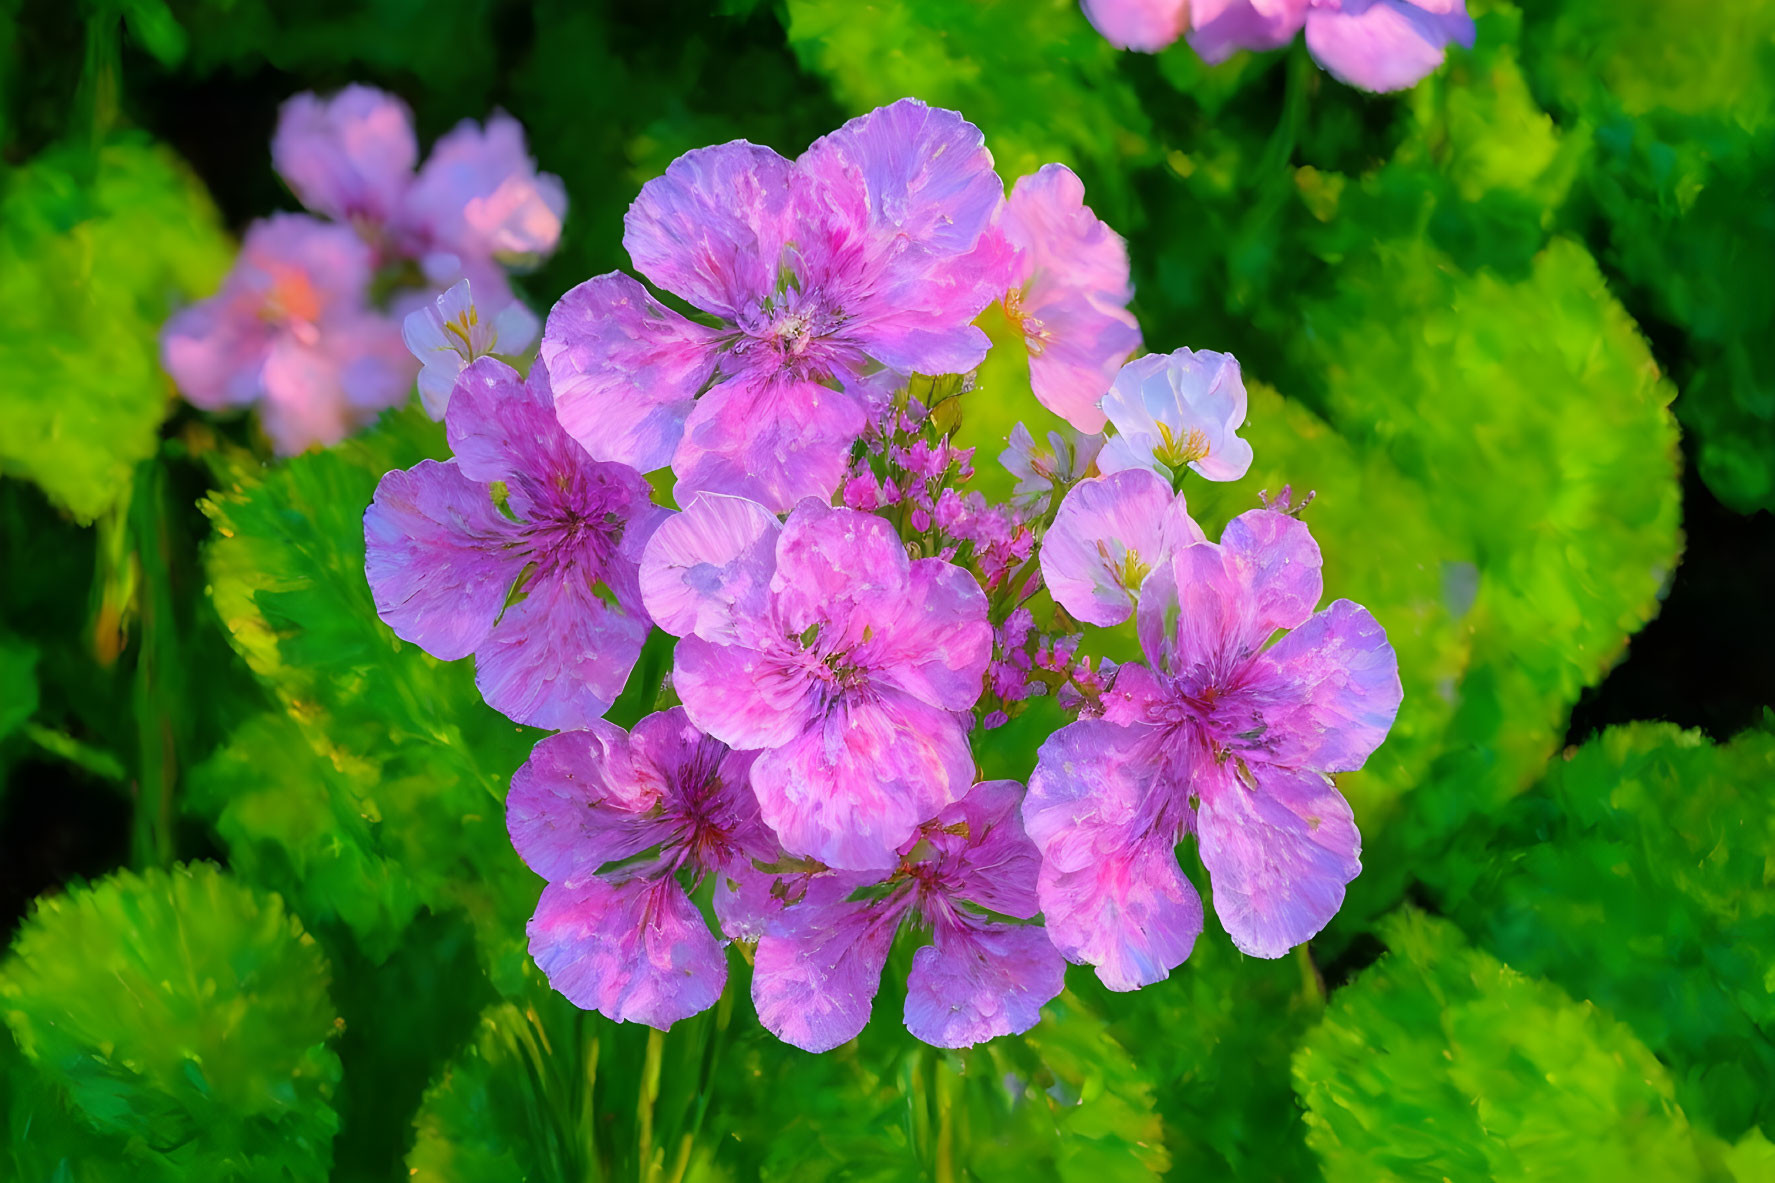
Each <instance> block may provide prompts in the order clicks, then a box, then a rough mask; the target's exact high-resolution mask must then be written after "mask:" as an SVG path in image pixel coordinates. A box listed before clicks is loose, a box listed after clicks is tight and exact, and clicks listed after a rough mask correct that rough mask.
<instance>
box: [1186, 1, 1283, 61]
mask: <svg viewBox="0 0 1775 1183" xmlns="http://www.w3.org/2000/svg"><path fill="white" fill-rule="evenodd" d="M1307 5H1308V0H1193V3H1191V5H1190V30H1191V31H1190V35H1189V43H1190V48H1192V49H1194V50H1195V51H1196V53H1197V54H1199V55H1200V56H1201V58H1202V60H1203V61H1205V62H1207V63H1208V64H1209V65H1216V64H1218V63H1220V62H1224V61H1226V60H1227V59H1228V58H1229V57H1232V56H1233V54H1234V52H1236V51H1238V50H1241V49H1253V50H1259V51H1262V50H1269V49H1280V48H1281V47H1282V46H1284V45H1287V44H1288V43H1289V42H1290V41H1292V40H1294V35H1295V34H1296V33H1298V32H1300V26H1301V22H1302V21H1304V20H1306V16H1307Z"/></svg>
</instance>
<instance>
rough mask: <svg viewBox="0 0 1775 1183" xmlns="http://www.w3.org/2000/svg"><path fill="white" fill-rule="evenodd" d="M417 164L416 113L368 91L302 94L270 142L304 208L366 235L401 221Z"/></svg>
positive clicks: (289, 107) (288, 107)
mask: <svg viewBox="0 0 1775 1183" xmlns="http://www.w3.org/2000/svg"><path fill="white" fill-rule="evenodd" d="M418 160H419V141H418V140H417V139H416V138H415V137H414V135H413V113H412V112H411V111H409V110H407V105H406V104H405V103H403V102H401V101H400V100H399V99H397V98H395V97H394V96H393V95H391V94H386V93H384V92H382V91H380V90H377V89H375V88H374V87H370V86H348V87H346V88H345V89H344V90H342V91H340V92H339V93H338V94H336V95H334V96H333V97H332V98H329V99H322V98H319V97H318V96H316V95H313V94H308V93H304V94H299V95H296V96H295V97H294V98H292V99H290V100H289V101H288V102H286V103H285V104H284V105H283V109H282V110H281V111H279V112H278V116H277V131H276V132H275V133H274V134H273V136H272V138H271V163H272V165H273V166H274V167H275V168H276V169H277V172H278V175H279V176H281V177H283V179H284V180H285V181H287V182H288V183H289V186H290V189H291V190H292V191H293V192H294V193H295V194H296V197H297V198H298V199H299V200H300V201H301V202H302V204H303V205H305V206H307V207H308V208H309V209H311V210H313V211H314V212H315V213H317V214H325V215H326V216H328V217H330V218H337V219H338V220H339V221H341V222H354V223H358V224H359V225H360V226H363V227H364V228H366V229H368V228H371V227H380V226H382V225H384V224H385V223H387V222H388V221H390V220H391V219H392V218H393V217H394V216H395V214H396V211H398V210H399V209H400V206H401V202H402V200H403V198H404V197H405V196H406V192H407V186H408V185H409V184H410V183H411V181H412V178H413V166H414V164H416V163H417V162H418Z"/></svg>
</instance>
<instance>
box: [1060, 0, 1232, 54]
mask: <svg viewBox="0 0 1775 1183" xmlns="http://www.w3.org/2000/svg"><path fill="white" fill-rule="evenodd" d="M1195 2H1196V3H1197V4H1200V3H1202V2H1203V0H1195ZM1080 7H1082V8H1083V9H1084V10H1085V19H1086V20H1088V21H1090V22H1091V26H1092V27H1093V28H1095V29H1096V30H1097V31H1098V32H1099V33H1102V34H1103V37H1104V40H1106V41H1108V42H1109V43H1110V44H1111V45H1113V46H1115V47H1116V48H1117V49H1137V50H1139V51H1140V52H1141V53H1157V52H1159V50H1161V49H1163V48H1165V47H1166V46H1167V45H1170V44H1171V43H1172V42H1173V41H1175V40H1177V39H1178V38H1179V37H1181V36H1183V31H1184V29H1185V27H1187V26H1188V25H1189V19H1190V0H1081V4H1080Z"/></svg>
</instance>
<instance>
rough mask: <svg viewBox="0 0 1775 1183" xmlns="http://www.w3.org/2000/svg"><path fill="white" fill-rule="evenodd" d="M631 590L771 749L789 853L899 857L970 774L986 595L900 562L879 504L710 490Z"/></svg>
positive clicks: (745, 739) (732, 721)
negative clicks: (785, 506) (785, 507)
mask: <svg viewBox="0 0 1775 1183" xmlns="http://www.w3.org/2000/svg"><path fill="white" fill-rule="evenodd" d="M478 364H480V363H478ZM641 590H642V595H643V597H644V599H645V602H646V604H647V608H648V611H649V612H650V613H651V614H652V616H653V618H654V620H655V621H656V622H657V623H658V624H659V626H660V627H661V628H663V629H665V630H666V631H667V632H669V633H672V634H674V635H675V636H679V637H682V638H683V640H681V641H679V642H678V652H677V658H676V663H675V666H674V669H673V675H672V684H673V686H674V687H675V688H676V689H677V691H678V695H679V697H680V698H681V699H682V700H683V703H684V709H685V710H686V711H688V712H689V713H690V717H691V719H692V720H693V721H694V722H695V723H696V724H697V726H699V727H701V728H702V729H703V730H704V731H707V732H708V733H709V734H711V735H713V736H715V737H716V738H717V739H720V740H721V741H723V742H724V743H727V744H729V745H731V746H732V747H735V748H741V749H746V750H754V749H763V754H762V755H760V756H759V758H758V763H757V764H756V765H754V766H753V769H752V787H753V789H754V790H755V791H756V792H757V794H758V803H759V807H760V808H761V810H762V811H763V814H764V820H765V821H766V822H767V823H769V825H770V826H771V828H772V829H774V830H775V831H776V832H777V835H778V837H780V838H781V839H782V842H783V846H784V847H785V848H786V849H787V850H788V851H789V852H790V853H792V854H797V855H807V856H811V857H813V858H817V859H819V860H821V861H822V862H824V863H826V864H827V865H829V866H833V867H839V868H843V869H847V870H865V869H878V868H886V867H891V866H893V865H894V864H895V861H896V859H897V855H896V850H897V848H898V847H899V846H900V845H901V844H902V843H904V842H905V841H906V840H907V839H908V838H909V837H911V836H912V834H913V832H914V830H915V829H916V828H917V827H918V825H919V823H920V822H922V821H924V820H925V819H927V818H929V817H931V816H932V815H933V814H935V813H936V812H937V811H938V810H939V809H942V808H943V807H944V806H945V805H948V804H949V803H950V802H952V801H954V800H955V799H956V798H957V797H959V796H960V795H961V794H962V793H964V792H966V791H967V788H968V786H969V785H970V784H971V783H972V782H973V770H974V761H973V757H972V755H971V754H970V753H969V751H968V735H967V733H968V721H969V720H968V716H967V714H966V713H965V712H966V711H967V710H968V708H970V707H972V706H973V705H974V702H975V700H976V699H977V698H979V696H980V691H981V679H982V677H983V676H984V674H985V672H986V664H987V661H988V660H989V658H990V657H991V651H992V627H991V625H990V624H988V623H987V606H986V597H985V595H984V594H983V593H982V592H981V591H980V588H979V585H977V584H976V583H975V582H974V581H973V579H972V578H970V577H969V576H968V574H967V573H966V572H965V571H963V570H962V569H961V568H959V567H956V566H954V565H952V564H950V563H946V562H943V561H942V560H940V559H919V560H918V561H916V562H909V561H908V560H907V558H906V551H905V548H904V547H903V546H902V545H901V543H900V540H899V539H898V538H897V537H895V535H894V531H893V528H892V527H891V526H889V525H888V523H887V522H885V521H883V520H882V519H881V518H878V517H875V516H873V515H870V514H865V513H859V512H857V511H856V510H852V509H835V508H832V507H830V506H827V505H824V504H821V503H819V502H817V501H813V500H811V499H810V500H807V501H804V502H802V503H801V504H800V505H798V506H797V507H796V508H795V511H794V512H793V513H791V514H790V515H789V520H788V521H787V523H784V524H779V523H778V522H777V520H776V518H775V517H773V516H772V515H771V513H770V511H769V510H767V509H765V508H764V507H763V506H762V505H759V504H758V503H757V502H753V501H746V500H744V499H742V498H738V497H728V496H724V495H721V494H710V493H705V494H702V495H700V496H699V497H698V498H697V500H695V501H693V502H692V503H691V504H690V506H689V508H687V509H686V510H685V511H684V512H683V513H680V514H677V515H675V516H674V517H672V518H671V519H670V520H668V521H667V522H666V523H665V524H664V525H663V526H661V527H660V529H659V530H658V532H657V533H656V534H655V535H654V537H653V540H652V541H651V542H650V543H649V544H648V546H647V550H646V553H645V554H644V555H643V557H642V563H641Z"/></svg>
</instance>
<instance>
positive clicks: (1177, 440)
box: [1097, 349, 1252, 481]
mask: <svg viewBox="0 0 1775 1183" xmlns="http://www.w3.org/2000/svg"><path fill="white" fill-rule="evenodd" d="M1102 405H1103V412H1104V414H1105V415H1107V416H1108V417H1109V421H1110V422H1111V423H1112V424H1114V425H1115V429H1116V435H1115V436H1114V437H1113V438H1111V439H1110V441H1109V443H1108V444H1107V445H1106V446H1105V447H1104V449H1103V454H1102V455H1101V456H1100V457H1098V461H1097V464H1098V468H1099V469H1101V470H1102V471H1103V472H1106V473H1110V472H1121V471H1123V470H1125V469H1130V468H1145V469H1148V470H1150V471H1152V472H1154V473H1157V474H1158V475H1160V476H1163V477H1166V478H1167V479H1168V478H1169V477H1170V475H1171V473H1172V471H1174V470H1176V469H1179V468H1181V467H1182V466H1183V465H1185V464H1187V465H1188V466H1189V468H1190V469H1191V470H1192V471H1194V472H1196V473H1197V474H1199V475H1201V476H1203V477H1205V478H1206V479H1208V480H1211V481H1236V480H1238V479H1239V478H1240V477H1242V476H1244V475H1245V472H1246V470H1247V469H1249V468H1250V467H1251V458H1252V457H1251V445H1250V444H1249V443H1247V442H1245V441H1244V440H1243V439H1241V438H1239V436H1238V435H1237V434H1236V433H1237V431H1238V429H1239V427H1240V425H1241V424H1243V423H1244V422H1245V409H1246V397H1245V383H1244V379H1243V378H1242V376H1241V375H1240V372H1239V363H1238V360H1237V359H1235V358H1234V357H1233V356H1232V355H1231V354H1226V353H1213V352H1209V351H1207V350H1201V351H1191V350H1188V349H1179V350H1177V351H1176V352H1174V353H1169V354H1149V355H1147V356H1146V357H1141V358H1136V359H1135V360H1133V361H1131V362H1129V363H1128V364H1127V365H1125V366H1123V367H1122V370H1121V372H1120V373H1119V374H1117V375H1116V379H1115V382H1114V383H1113V384H1112V385H1111V386H1110V390H1109V393H1108V394H1106V395H1104V396H1103V404H1102Z"/></svg>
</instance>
